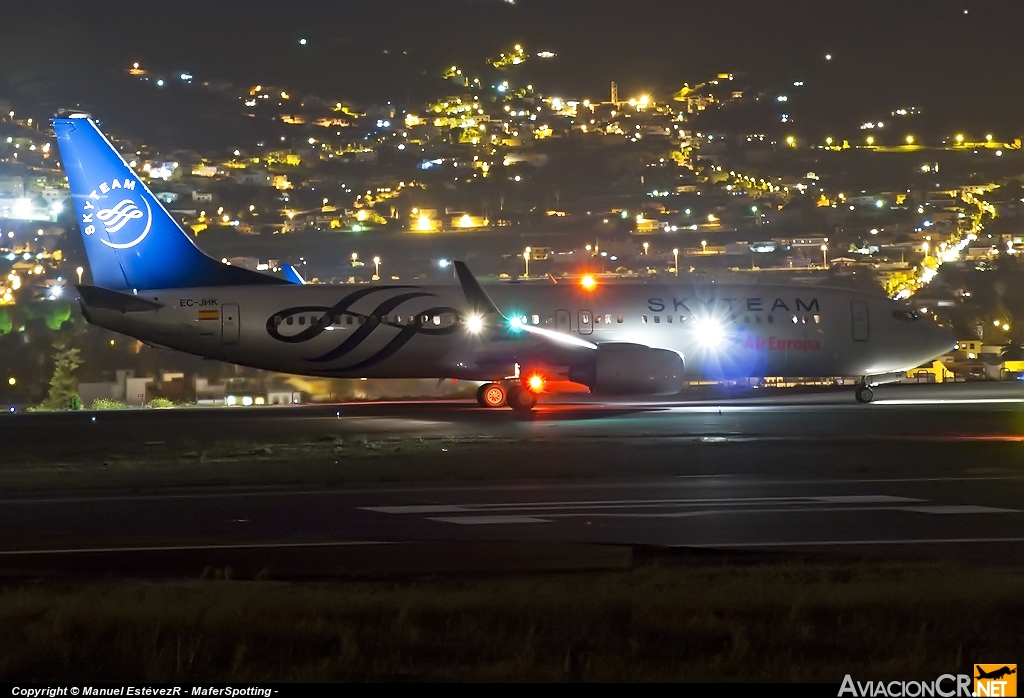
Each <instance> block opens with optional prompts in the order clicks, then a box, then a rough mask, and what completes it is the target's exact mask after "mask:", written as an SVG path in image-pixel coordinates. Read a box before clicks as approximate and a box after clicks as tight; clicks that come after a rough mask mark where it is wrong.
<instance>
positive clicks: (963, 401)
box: [873, 397, 1024, 405]
mask: <svg viewBox="0 0 1024 698" xmlns="http://www.w3.org/2000/svg"><path fill="white" fill-rule="evenodd" d="M999 403H1011V404H1020V403H1024V398H1016V397H986V398H981V397H978V398H935V399H932V400H925V399H920V398H919V399H909V398H900V399H892V400H875V401H874V402H873V404H875V405H987V404H999Z"/></svg>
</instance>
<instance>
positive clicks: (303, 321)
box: [299, 315, 306, 325]
mask: <svg viewBox="0 0 1024 698" xmlns="http://www.w3.org/2000/svg"><path fill="white" fill-rule="evenodd" d="M299 324H300V325H305V324H306V316H305V315H300V316H299Z"/></svg>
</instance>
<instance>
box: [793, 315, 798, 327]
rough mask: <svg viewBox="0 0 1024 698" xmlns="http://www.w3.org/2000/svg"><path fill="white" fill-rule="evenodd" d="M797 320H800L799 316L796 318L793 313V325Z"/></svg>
mask: <svg viewBox="0 0 1024 698" xmlns="http://www.w3.org/2000/svg"><path fill="white" fill-rule="evenodd" d="M798 322H800V318H798V317H797V316H796V315H794V316H793V324H794V325H795V324H796V323H798Z"/></svg>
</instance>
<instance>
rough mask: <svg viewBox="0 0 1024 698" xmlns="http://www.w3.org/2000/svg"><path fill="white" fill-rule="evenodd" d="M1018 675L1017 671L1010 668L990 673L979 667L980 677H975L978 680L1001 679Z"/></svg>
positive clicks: (1002, 668) (1005, 667)
mask: <svg viewBox="0 0 1024 698" xmlns="http://www.w3.org/2000/svg"><path fill="white" fill-rule="evenodd" d="M1016 673H1017V670H1016V669H1011V668H1010V667H1008V666H1004V667H1000V668H999V669H994V670H992V671H988V672H986V671H985V670H984V669H982V668H981V667H978V675H977V676H976V677H974V678H976V679H1001V678H1003V677H1005V676H1009V675H1010V674H1016Z"/></svg>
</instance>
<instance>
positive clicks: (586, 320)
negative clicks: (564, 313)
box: [580, 314, 590, 325]
mask: <svg viewBox="0 0 1024 698" xmlns="http://www.w3.org/2000/svg"><path fill="white" fill-rule="evenodd" d="M580 324H581V325H589V324H590V315H589V314H585V315H580Z"/></svg>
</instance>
